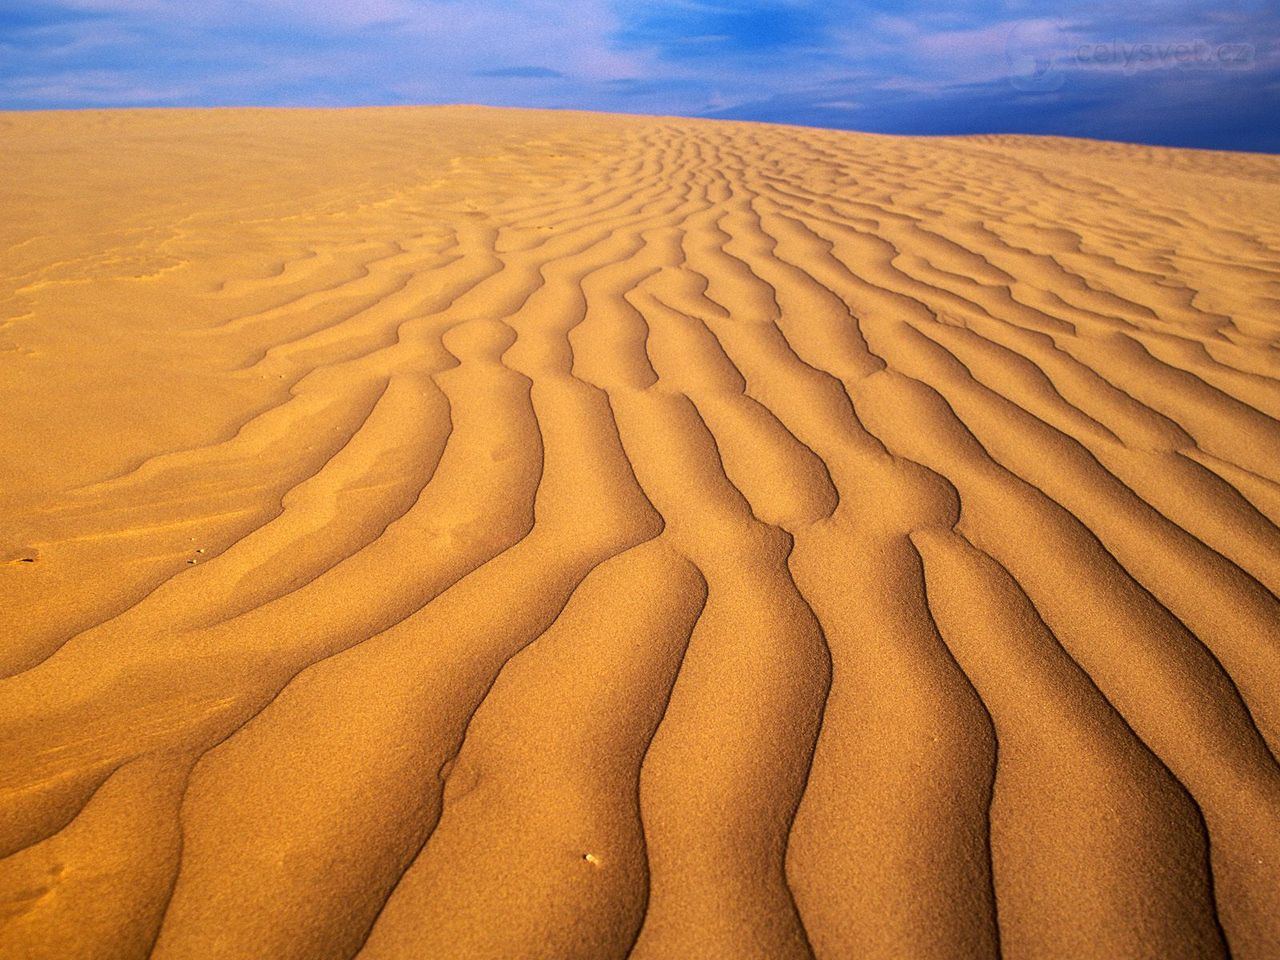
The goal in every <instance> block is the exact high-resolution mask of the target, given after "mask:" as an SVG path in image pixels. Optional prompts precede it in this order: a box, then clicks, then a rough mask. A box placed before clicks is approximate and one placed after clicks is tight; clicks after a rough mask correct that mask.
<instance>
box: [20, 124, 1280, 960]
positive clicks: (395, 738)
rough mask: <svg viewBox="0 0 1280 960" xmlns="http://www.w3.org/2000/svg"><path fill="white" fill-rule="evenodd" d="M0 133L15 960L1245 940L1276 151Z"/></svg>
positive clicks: (1034, 949) (445, 133) (1101, 949)
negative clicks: (1253, 153)
mask: <svg viewBox="0 0 1280 960" xmlns="http://www.w3.org/2000/svg"><path fill="white" fill-rule="evenodd" d="M0 142H2V143H3V148H2V149H0V213H2V216H0V248H2V249H3V251H4V253H3V259H2V260H0V403H2V405H3V407H2V408H3V411H4V415H3V418H0V561H2V562H0V624H2V625H3V627H4V632H3V643H2V644H0V676H3V677H5V678H6V679H3V680H0V857H2V858H3V859H0V956H2V957H4V958H6V960H8V958H19V957H21V958H28V957H33V958H34V957H39V958H51V960H73V958H111V960H114V958H143V957H147V956H148V955H150V956H154V957H156V958H166V960H168V958H189V960H223V958H269V960H293V958H296V960H311V958H332V960H340V958H342V960H345V958H350V957H354V956H357V955H358V956H359V957H361V958H366V960H374V958H445V960H453V958H473V957H476V958H478V957H484V958H493V960H511V958H522V957H530V958H533V957H537V958H551V960H562V958H590V960H596V958H607V957H624V956H627V955H628V954H630V955H631V956H633V957H635V958H673V960H703V958H714V960H719V958H726V960H730V958H731V960H748V958H760V960H784V958H792V957H810V956H816V957H818V958H885V960H902V958H926V960H933V958H943V957H956V958H980V957H994V956H996V955H997V951H1002V953H1003V956H1004V957H1005V958H1033V957H1034V958H1040V957H1055V958H1056V957H1060V958H1082V957H1099V958H1106V960H1120V958H1131V957H1132V958H1137V957H1151V958H1161V960H1169V958H1182V957H1196V958H1199V957H1218V956H1225V955H1226V954H1227V952H1228V950H1230V951H1231V952H1232V953H1234V955H1235V956H1237V957H1241V958H1246V960H1274V958H1276V957H1280V767H1278V765H1277V761H1276V754H1277V752H1280V605H1278V603H1277V599H1276V594H1277V593H1280V532H1278V529H1277V524H1280V158H1278V157H1267V156H1248V155H1230V154H1219V153H1209V152H1199V151H1179V150H1167V149H1158V148H1147V147H1137V146H1125V145H1120V144H1109V143H1094V142H1088V141H1071V140H1055V139H1047V138H1023V137H977V138H940V139H914V138H903V137H881V136H869V135H860V134H849V133H839V132H830V131H816V130H800V129H788V128H784V127H769V126H763V125H752V124H730V123H716V122H698V121H686V120H666V119H653V118H637V117H632V118H624V117H610V116H592V115H577V114H568V113H544V112H532V111H530V112H517V111H497V110H485V109H481V108H461V107H459V108H434V109H403V110H359V111H331V112H326V111H258V110H235V111H159V112H84V113H65V114H58V113H49V114H27V115H19V114H0Z"/></svg>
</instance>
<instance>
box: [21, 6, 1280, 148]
mask: <svg viewBox="0 0 1280 960" xmlns="http://www.w3.org/2000/svg"><path fill="white" fill-rule="evenodd" d="M459 102H465V103H486V104H493V105H500V106H536V107H568V108H581V109H592V110H609V111H622V112H631V113H654V114H678V115H686V116H716V117H732V118H737V119H749V120H769V121H774V122H781V123H800V124H807V125H814V126H829V127H840V128H847V129H857V130H871V131H879V132H887V133H978V132H1023V133H1057V134H1068V135H1074V136H1089V137H1102V138H1106V139H1114V140H1130V141H1138V142H1146V143H1163V144H1175V145H1183V146H1198V147H1217V148H1227V149H1244V150H1267V151H1272V152H1280V0H1225V3H1222V4H1217V5H1213V4H1198V3H1189V2H1185V0H1132V2H1120V0H1110V2H1105V3H1103V2H1088V3H1083V4H1076V5H1073V6H1071V7H1070V8H1069V9H1068V8H1064V7H1063V6H1062V5H1060V4H1053V3H1048V2H1044V0H1004V2H978V3H970V4H967V5H960V4H955V3H941V2H934V0H871V2H868V3H861V4H851V3H842V2H832V0H828V2H813V0H757V2H747V3H741V2H716V0H707V2H703V0H667V2H651V3H642V2H635V0H554V2H553V0H530V2H516V0H345V2H343V0H188V2H182V0H22V2H14V0H0V108H3V109H37V108H53V107H104V106H204V105H242V104H243V105H281V106H338V105H363V104H408V103H459Z"/></svg>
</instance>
